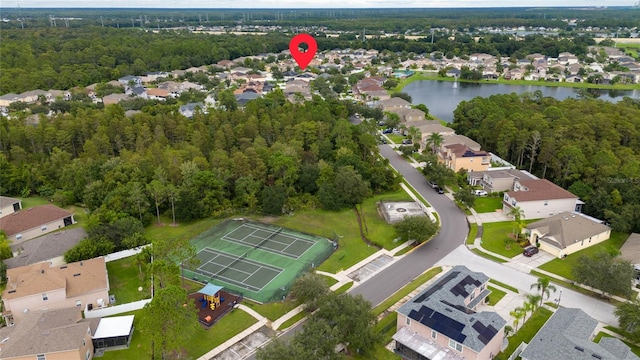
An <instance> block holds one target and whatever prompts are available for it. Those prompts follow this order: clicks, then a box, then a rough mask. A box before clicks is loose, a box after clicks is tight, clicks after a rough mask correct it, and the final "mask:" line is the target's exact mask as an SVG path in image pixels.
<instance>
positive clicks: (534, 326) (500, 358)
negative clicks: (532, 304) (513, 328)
mask: <svg viewBox="0 0 640 360" xmlns="http://www.w3.org/2000/svg"><path fill="white" fill-rule="evenodd" d="M551 315H552V312H551V311H549V310H547V309H545V308H538V310H536V311H535V312H534V313H533V315H531V317H530V318H529V319H528V320H527V322H526V323H524V325H522V326H520V328H519V329H518V331H517V332H516V333H515V334H513V335H512V336H510V337H509V346H507V348H506V349H505V350H504V351H503V352H500V353H498V355H496V357H495V358H494V359H496V360H505V359H508V358H509V356H510V355H511V354H512V353H513V352H514V351H515V350H516V348H517V347H518V345H520V343H522V342H525V343H527V344H528V343H529V341H531V339H533V337H534V336H535V335H536V333H537V332H538V330H540V328H541V327H542V326H543V325H544V323H545V322H547V320H548V319H549V318H550V317H551Z"/></svg>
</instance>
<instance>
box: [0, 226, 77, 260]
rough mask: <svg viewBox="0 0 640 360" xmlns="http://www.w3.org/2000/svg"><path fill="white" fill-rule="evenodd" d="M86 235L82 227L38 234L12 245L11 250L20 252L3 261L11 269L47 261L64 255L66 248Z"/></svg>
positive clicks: (69, 247)
mask: <svg viewBox="0 0 640 360" xmlns="http://www.w3.org/2000/svg"><path fill="white" fill-rule="evenodd" d="M86 237H87V232H86V231H84V229H83V228H76V229H71V230H64V231H58V232H55V233H51V234H47V235H45V236H40V237H37V238H35V239H31V240H28V241H25V242H22V243H19V244H16V245H12V246H11V251H13V252H14V253H16V252H18V253H20V254H19V255H17V256H15V257H13V258H11V259H6V260H4V262H5V264H7V268H9V269H11V268H15V267H18V266H26V265H31V264H35V263H39V262H43V261H47V260H50V259H53V258H55V257H58V256H62V255H64V253H65V252H66V251H67V250H69V249H71V248H72V247H73V246H74V245H76V244H77V243H78V242H80V240H82V239H84V238H86Z"/></svg>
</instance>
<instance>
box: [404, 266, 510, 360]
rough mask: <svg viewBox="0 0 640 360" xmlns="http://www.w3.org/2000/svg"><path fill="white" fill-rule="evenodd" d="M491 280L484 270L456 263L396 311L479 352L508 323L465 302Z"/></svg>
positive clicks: (493, 313)
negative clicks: (472, 307)
mask: <svg viewBox="0 0 640 360" xmlns="http://www.w3.org/2000/svg"><path fill="white" fill-rule="evenodd" d="M488 280H489V277H487V276H486V275H485V274H483V273H479V272H473V271H471V270H469V269H468V268H466V267H465V266H460V265H459V266H456V267H454V268H453V269H451V270H450V271H449V272H447V273H446V274H444V275H443V276H442V277H441V278H440V280H438V281H437V282H435V283H433V284H431V285H430V286H429V287H427V288H426V289H424V290H423V291H421V292H420V293H419V294H418V295H416V296H415V297H414V298H413V299H411V300H409V301H408V302H406V303H405V304H404V305H402V306H401V307H400V308H398V310H397V311H398V312H399V313H400V314H403V315H405V316H408V317H409V318H411V319H413V320H415V321H418V322H420V323H422V324H423V325H425V326H426V327H428V328H430V329H433V330H435V331H437V332H439V333H441V334H443V335H445V336H447V337H448V338H450V339H453V340H455V341H457V342H459V343H461V344H462V345H464V346H465V347H467V348H470V349H472V350H473V351H476V352H480V351H481V350H482V349H484V347H485V346H486V344H487V343H489V341H490V340H491V339H492V338H493V337H494V336H495V335H496V334H497V333H499V331H500V329H502V328H503V327H504V325H505V324H506V323H507V322H506V321H505V320H504V319H503V318H502V317H501V316H500V315H498V314H497V313H495V312H487V311H483V312H475V311H473V310H472V309H470V308H468V307H467V306H466V305H465V303H464V301H465V299H467V298H468V297H469V294H470V293H471V292H472V291H473V290H475V289H476V288H478V287H480V286H481V285H482V284H485V283H486V282H487V281H488ZM486 295H488V293H484V296H486ZM481 296H482V295H481ZM474 300H475V299H474Z"/></svg>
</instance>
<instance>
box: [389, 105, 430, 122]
mask: <svg viewBox="0 0 640 360" xmlns="http://www.w3.org/2000/svg"><path fill="white" fill-rule="evenodd" d="M389 112H390V113H394V114H397V115H398V117H399V118H400V121H401V122H403V123H407V126H410V123H411V122H414V121H424V117H425V116H424V115H425V114H424V111H422V110H418V109H406V108H399V109H392V110H389Z"/></svg>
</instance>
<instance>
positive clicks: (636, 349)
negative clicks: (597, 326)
mask: <svg viewBox="0 0 640 360" xmlns="http://www.w3.org/2000/svg"><path fill="white" fill-rule="evenodd" d="M603 337H613V336H611V335H609V334H607V333H605V332H602V331H600V332H599V333H598V334H597V335H596V337H595V338H593V342H594V343H599V342H600V340H601V339H602V338H603ZM621 341H622V342H623V343H625V344H626V345H627V346H628V347H629V348H630V349H631V352H632V353H634V354H636V355H637V356H640V346H638V345H635V344H633V343H631V342H629V341H625V340H621Z"/></svg>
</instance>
